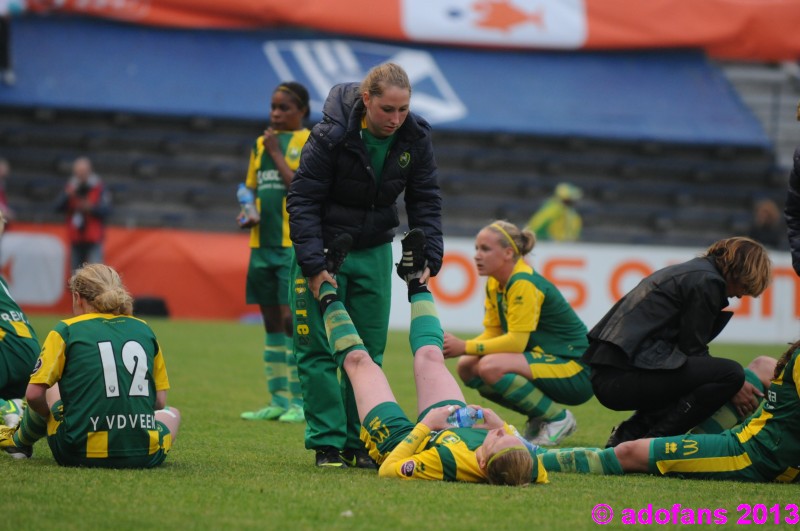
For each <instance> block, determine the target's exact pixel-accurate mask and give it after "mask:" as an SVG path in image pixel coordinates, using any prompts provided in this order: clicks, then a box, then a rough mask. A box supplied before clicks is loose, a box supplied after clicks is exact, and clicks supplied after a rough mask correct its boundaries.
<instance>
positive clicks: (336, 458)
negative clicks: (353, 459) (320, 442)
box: [316, 446, 347, 468]
mask: <svg viewBox="0 0 800 531" xmlns="http://www.w3.org/2000/svg"><path fill="white" fill-rule="evenodd" d="M316 465H317V466H318V467H323V468H347V463H345V462H344V460H342V456H341V455H339V450H337V449H336V448H334V447H333V446H323V447H321V448H317V451H316Z"/></svg>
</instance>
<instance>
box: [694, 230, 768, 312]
mask: <svg viewBox="0 0 800 531" xmlns="http://www.w3.org/2000/svg"><path fill="white" fill-rule="evenodd" d="M703 256H707V257H711V258H713V259H714V264H715V265H716V266H717V269H719V271H720V273H722V276H723V277H725V282H727V283H728V284H731V283H733V282H738V283H739V284H741V286H742V288H743V289H744V294H745V295H750V296H751V297H758V296H759V295H761V294H762V293H764V290H765V289H767V286H769V283H770V281H771V280H772V261H771V260H770V259H769V254H768V253H767V250H766V249H765V248H764V246H763V245H761V244H760V243H758V242H757V241H755V240H752V239H750V238H745V237H744V236H735V237H733V238H726V239H724V240H719V241H717V242H714V243H713V244H711V247H709V248H708V250H706V253H705V254H704V255H703Z"/></svg>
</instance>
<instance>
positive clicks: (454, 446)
mask: <svg viewBox="0 0 800 531" xmlns="http://www.w3.org/2000/svg"><path fill="white" fill-rule="evenodd" d="M512 429H513V428H511V427H509V426H506V430H507V431H508V432H509V433H512V431H511V430H512ZM487 433H488V432H487V430H484V429H479V428H453V429H448V430H443V431H438V432H431V431H430V429H428V427H427V426H425V425H424V424H417V425H416V426H415V427H414V429H413V430H412V431H411V433H409V434H408V435H407V436H406V438H405V439H404V440H403V442H401V443H400V444H399V445H398V446H397V447H395V449H394V450H392V452H391V453H390V454H389V456H388V457H387V458H386V460H385V461H384V462H383V464H381V467H380V474H381V476H382V477H398V478H403V479H427V480H436V481H464V482H468V483H486V475H485V474H484V473H483V472H482V471H481V469H480V467H479V466H478V459H477V456H476V454H475V450H476V449H477V448H478V447H479V446H481V445H482V444H483V441H484V440H485V439H486V434H487ZM531 457H532V458H533V459H534V470H533V476H535V477H532V478H531V481H532V482H535V483H547V482H548V481H547V471H546V470H545V469H544V466H543V465H542V463H541V460H540V459H539V458H538V457H537V456H535V455H533V454H532V455H531Z"/></svg>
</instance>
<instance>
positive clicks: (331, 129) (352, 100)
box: [286, 83, 443, 277]
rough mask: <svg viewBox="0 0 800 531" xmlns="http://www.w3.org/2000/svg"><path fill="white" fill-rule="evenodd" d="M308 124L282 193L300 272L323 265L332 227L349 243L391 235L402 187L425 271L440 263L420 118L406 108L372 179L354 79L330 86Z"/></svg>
mask: <svg viewBox="0 0 800 531" xmlns="http://www.w3.org/2000/svg"><path fill="white" fill-rule="evenodd" d="M322 112H323V119H322V121H321V122H319V123H318V124H317V125H315V126H314V128H313V129H312V130H311V136H310V137H309V139H308V142H307V143H306V145H305V146H304V147H303V153H302V155H301V158H300V167H299V168H298V170H297V173H296V174H295V176H294V179H293V180H292V185H291V187H290V189H289V194H288V196H287V199H286V209H287V211H288V212H289V230H290V233H291V239H292V243H293V244H294V248H295V252H296V254H297V262H298V263H299V264H300V267H301V269H302V271H303V275H305V276H306V277H311V276H314V275H316V274H318V273H320V272H321V271H323V270H324V269H325V257H324V254H323V249H324V248H325V246H326V245H327V244H328V243H329V242H330V241H331V240H332V239H333V238H334V237H335V236H336V235H337V234H339V233H342V232H348V233H350V235H352V236H353V240H354V248H356V249H364V248H368V247H373V246H376V245H380V244H383V243H387V242H390V241H392V239H393V238H394V234H395V229H396V228H397V226H398V225H399V224H400V220H399V218H398V214H397V203H396V202H397V198H398V196H399V195H400V194H401V193H403V191H404V190H405V196H404V197H405V204H406V213H407V214H408V224H409V226H410V227H411V228H420V229H422V230H423V231H424V232H425V236H426V238H427V256H426V258H427V259H428V266H429V267H430V269H431V273H432V274H434V275H435V274H436V273H438V272H439V269H440V268H441V266H442V253H443V242H442V197H441V193H440V190H439V183H438V178H437V173H436V162H435V161H434V157H433V145H432V143H431V129H430V125H429V124H428V122H426V121H425V119H423V118H422V117H420V116H417V115H415V114H414V113H409V114H408V117H407V118H406V120H405V122H403V125H402V126H401V127H400V128H399V129H398V131H397V133H396V134H397V138H396V140H395V142H394V144H393V145H392V147H391V148H390V151H389V153H388V156H387V158H386V164H385V166H384V168H383V172H382V175H381V179H380V185H378V184H377V183H376V180H375V177H374V175H373V172H372V168H371V162H370V160H369V155H368V154H367V151H366V148H365V147H364V143H363V142H362V140H361V117H362V115H363V112H364V103H363V101H362V100H361V94H360V91H359V85H358V83H346V84H341V85H336V86H335V87H333V88H332V89H331V92H330V94H329V95H328V99H327V100H326V101H325V106H324V108H323V110H322Z"/></svg>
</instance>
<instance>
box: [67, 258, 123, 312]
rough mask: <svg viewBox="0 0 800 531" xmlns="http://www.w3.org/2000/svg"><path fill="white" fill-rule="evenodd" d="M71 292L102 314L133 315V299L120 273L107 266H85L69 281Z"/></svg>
mask: <svg viewBox="0 0 800 531" xmlns="http://www.w3.org/2000/svg"><path fill="white" fill-rule="evenodd" d="M69 290H70V291H71V292H72V293H77V294H78V295H80V296H81V297H83V298H84V299H85V300H86V302H88V303H89V304H90V305H91V306H92V307H93V308H94V309H95V310H97V311H98V312H100V313H111V314H114V315H132V314H133V297H131V295H130V293H128V290H127V289H125V286H124V285H123V284H122V279H121V278H120V276H119V273H117V272H116V271H114V269H113V268H111V267H109V266H107V265H105V264H84V265H83V266H82V267H81V268H79V269H78V270H77V271H75V274H74V275H72V277H71V278H70V279H69Z"/></svg>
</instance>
